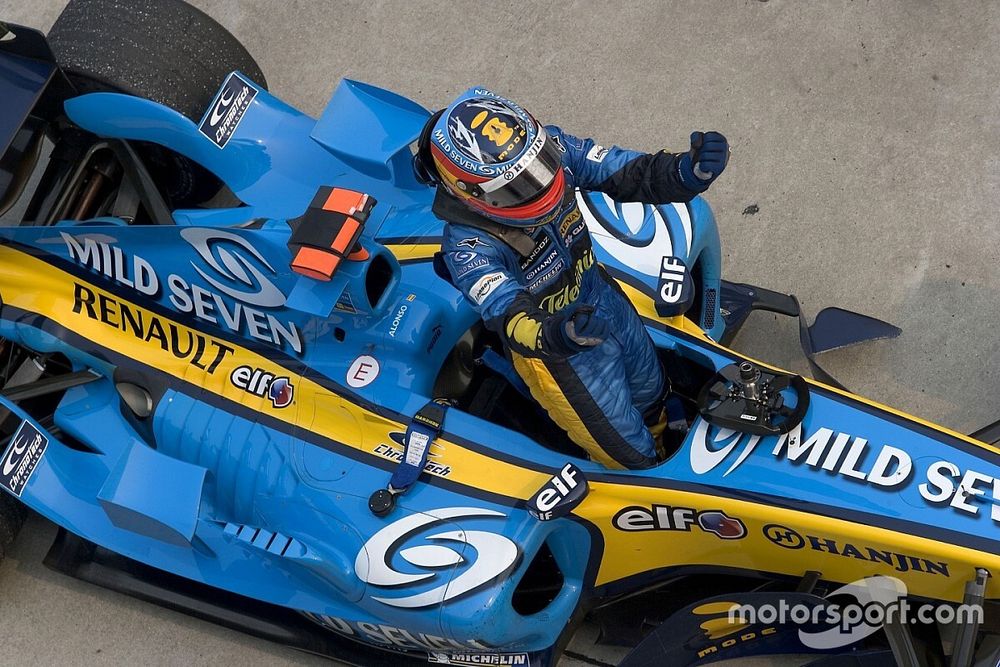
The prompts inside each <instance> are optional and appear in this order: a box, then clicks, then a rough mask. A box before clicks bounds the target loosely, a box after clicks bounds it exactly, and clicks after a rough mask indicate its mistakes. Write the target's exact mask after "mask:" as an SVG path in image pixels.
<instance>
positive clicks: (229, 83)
mask: <svg viewBox="0 0 1000 667" xmlns="http://www.w3.org/2000/svg"><path fill="white" fill-rule="evenodd" d="M255 97H257V88H256V87H255V86H254V85H253V84H252V83H250V82H249V81H247V80H246V79H244V78H243V77H241V76H240V75H239V74H237V73H236V72H233V73H232V74H230V75H229V76H228V77H227V78H226V80H225V82H224V83H223V84H222V88H221V89H220V90H219V94H218V95H216V96H215V100H214V101H213V102H212V106H210V107H209V108H208V111H206V112H205V117H204V118H203V119H202V121H201V123H200V124H199V125H198V131H199V132H201V133H202V134H203V135H205V136H206V137H208V138H209V139H210V140H211V141H212V143H213V144H215V145H216V146H218V147H219V148H225V147H226V144H228V143H229V139H230V138H232V136H233V134H235V133H236V128H238V127H239V126H240V122H241V121H242V120H243V116H244V115H245V114H246V111H247V109H249V108H250V103H251V102H253V99H254V98H255Z"/></svg>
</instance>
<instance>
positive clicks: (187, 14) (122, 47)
mask: <svg viewBox="0 0 1000 667" xmlns="http://www.w3.org/2000/svg"><path fill="white" fill-rule="evenodd" d="M49 44H50V45H51V46H52V52H53V53H54V54H55V56H56V61H57V62H58V63H59V66H60V67H62V69H63V71H64V72H66V75H67V76H68V77H69V79H70V80H71V81H72V82H73V83H74V84H75V85H76V86H77V89H78V90H79V92H81V93H89V92H95V91H108V90H111V91H116V92H123V93H128V94H130V95H138V96H140V97H146V98H149V99H151V100H155V101H157V102H160V103H161V104H165V105H167V106H169V107H171V108H173V109H176V110H177V111H180V112H181V113H182V114H184V115H185V116H187V117H188V118H190V119H191V120H193V121H195V122H197V121H198V120H199V119H200V118H201V116H202V114H203V113H204V112H205V109H206V108H207V107H208V104H209V103H210V102H211V101H212V98H213V97H214V96H215V93H216V91H217V90H218V89H219V86H220V85H222V80H223V79H224V78H225V76H226V75H227V74H228V73H229V72H230V71H232V70H234V69H235V70H240V71H241V72H243V73H244V74H246V75H247V76H248V77H250V79H252V80H253V81H254V82H255V83H257V84H259V85H261V86H263V87H264V88H267V82H266V81H265V80H264V74H263V73H262V72H261V71H260V67H259V66H258V65H257V63H256V62H255V61H254V59H253V57H252V56H251V55H250V53H249V52H248V51H247V50H246V49H245V48H244V47H243V45H242V44H240V42H239V40H237V39H236V38H235V37H233V36H232V35H231V34H230V33H229V31H228V30H226V29H225V28H223V27H222V26H221V25H219V24H218V23H217V22H216V21H215V20H214V19H212V18H211V17H210V16H208V15H207V14H205V13H204V12H203V11H201V10H200V9H196V8H194V7H192V6H191V5H189V4H187V3H186V2H183V1H182V0H129V1H128V2H122V0H70V1H69V3H68V4H67V5H66V8H65V9H64V10H63V12H62V14H60V15H59V18H57V19H56V22H55V24H54V25H53V26H52V29H51V30H50V31H49Z"/></svg>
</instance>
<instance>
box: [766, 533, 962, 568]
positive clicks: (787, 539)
mask: <svg viewBox="0 0 1000 667" xmlns="http://www.w3.org/2000/svg"><path fill="white" fill-rule="evenodd" d="M763 532H764V537H766V538H767V539H768V540H770V542H771V543H772V544H776V545H777V546H779V547H781V548H783V549H793V550H796V549H804V548H806V547H808V548H809V549H810V550H812V551H817V552H820V553H827V554H831V555H834V556H841V557H843V558H854V559H857V560H863V561H868V562H871V563H877V564H881V565H888V566H889V567H891V568H892V569H894V570H895V571H896V572H910V571H912V572H925V573H927V574H934V575H942V576H945V577H950V576H951V574H950V573H949V571H948V563H946V562H945V561H937V560H930V559H928V558H922V557H919V556H911V555H909V554H903V553H899V552H896V551H890V550H888V549H877V548H875V547H871V546H866V545H863V544H857V545H856V544H851V543H850V542H839V541H837V540H835V539H831V538H829V537H820V536H817V535H810V534H808V533H807V534H805V535H802V534H800V533H799V532H797V531H795V530H793V529H792V528H788V527H787V526H782V525H779V524H776V523H770V524H768V525H766V526H764V529H763Z"/></svg>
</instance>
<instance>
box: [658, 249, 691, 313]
mask: <svg viewBox="0 0 1000 667" xmlns="http://www.w3.org/2000/svg"><path fill="white" fill-rule="evenodd" d="M686 274H687V267H686V266H684V262H682V261H681V260H679V259H678V258H676V257H670V256H667V257H664V258H663V262H662V263H661V264H660V285H659V288H660V289H659V294H660V299H662V300H663V301H664V302H665V303H671V304H673V303H677V302H678V301H680V300H681V297H682V296H684V277H685V275H686Z"/></svg>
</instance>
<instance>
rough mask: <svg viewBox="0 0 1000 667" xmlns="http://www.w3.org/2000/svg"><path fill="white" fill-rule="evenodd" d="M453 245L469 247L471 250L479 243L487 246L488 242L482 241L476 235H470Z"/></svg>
mask: <svg viewBox="0 0 1000 667" xmlns="http://www.w3.org/2000/svg"><path fill="white" fill-rule="evenodd" d="M455 245H457V246H459V247H460V248H470V249H472V250H475V249H476V248H478V247H479V246H481V245H484V246H488V245H489V244H487V243H484V242H483V241H481V240H480V239H479V237H478V236H472V237H470V238H467V239H462V240H461V241H459V242H458V243H456V244H455Z"/></svg>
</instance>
